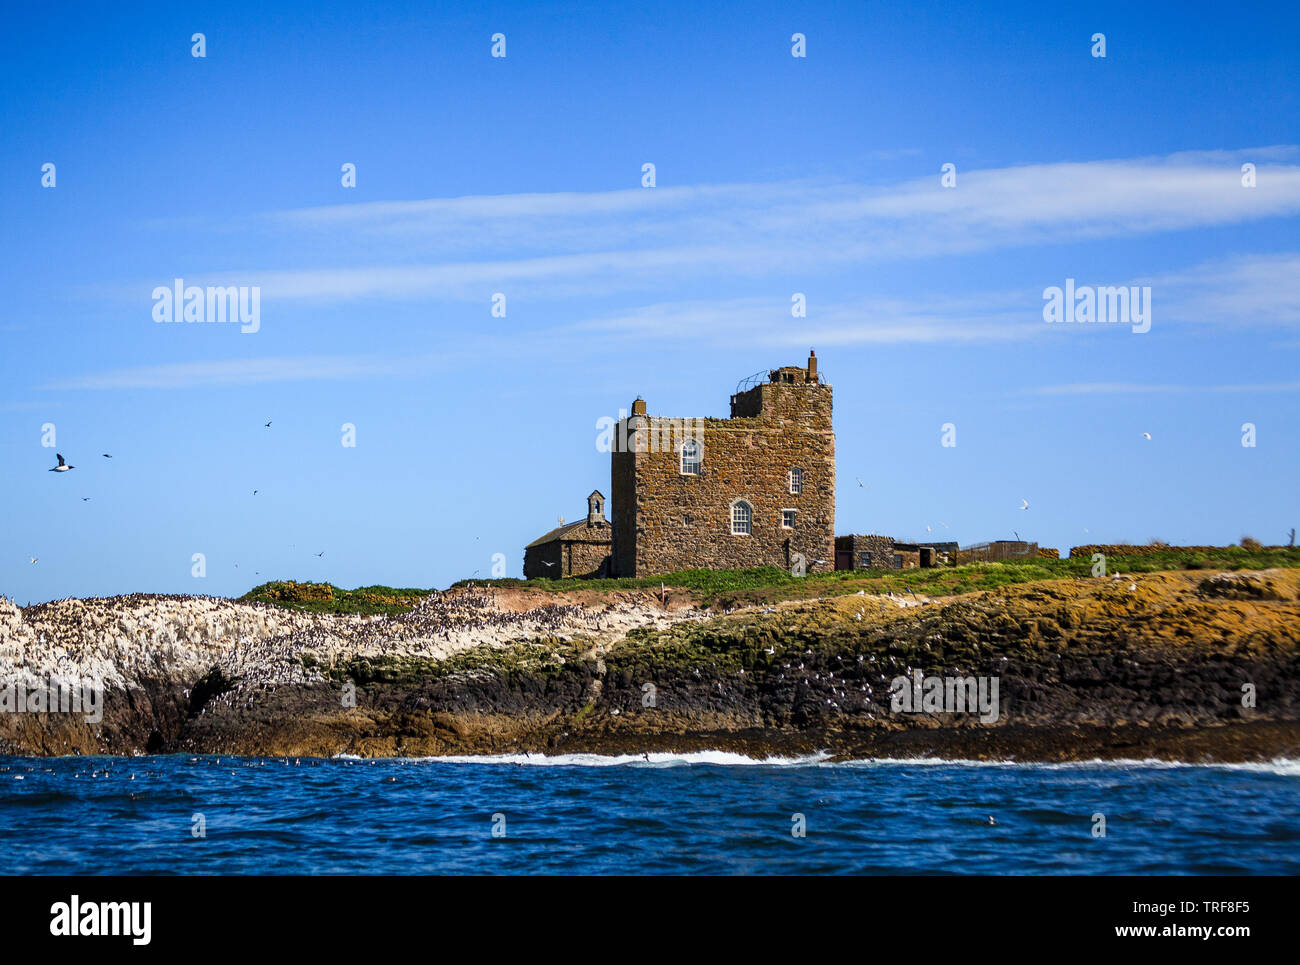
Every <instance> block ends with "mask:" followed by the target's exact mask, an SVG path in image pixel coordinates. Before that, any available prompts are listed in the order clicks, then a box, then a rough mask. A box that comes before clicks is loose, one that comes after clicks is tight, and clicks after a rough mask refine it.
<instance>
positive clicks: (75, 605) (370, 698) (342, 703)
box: [0, 569, 1300, 761]
mask: <svg viewBox="0 0 1300 965" xmlns="http://www.w3.org/2000/svg"><path fill="white" fill-rule="evenodd" d="M1298 653H1300V570H1295V569H1276V570H1266V571H1262V572H1245V573H1242V572H1238V573H1214V572H1168V573H1153V574H1143V575H1140V576H1126V577H1123V578H1121V579H1092V578H1085V579H1063V580H1051V581H1043V582H1038V583H1027V584H1022V585H1018V586H1012V587H1008V588H1005V589H1001V590H995V591H986V592H980V593H971V594H967V595H963V596H958V597H950V598H945V599H935V600H929V599H924V598H921V599H912V598H910V597H909V598H907V599H895V598H891V597H883V596H871V595H866V594H861V595H854V596H840V597H835V598H828V599H820V600H801V601H797V602H791V603H783V604H777V605H774V606H761V607H749V608H738V609H735V610H733V611H731V612H726V613H710V612H706V611H703V610H700V609H698V608H696V607H695V606H694V605H693V603H692V602H691V601H690V600H689V599H686V598H681V599H676V600H670V601H669V603H668V604H667V605H666V606H665V605H664V604H663V603H662V602H661V601H660V600H659V599H657V598H655V597H654V596H652V595H650V594H644V593H635V592H620V593H606V594H599V593H586V594H569V595H558V594H553V593H537V592H534V591H530V590H527V589H523V590H503V589H498V590H482V589H473V588H471V589H462V590H455V591H448V592H446V593H443V594H438V595H434V596H431V597H429V598H427V599H425V600H424V601H423V602H422V603H420V604H419V605H418V606H417V607H416V608H415V609H414V610H412V611H411V612H410V613H406V614H402V615H400V616H394V617H342V616H331V615H322V614H312V613H303V612H295V611H291V610H285V609H280V608H278V607H273V606H267V605H261V604H257V605H253V604H245V603H237V602H233V601H229V600H221V599H212V598H197V597H159V596H131V597H117V598H112V599H102V600H64V601H59V602H55V603H49V604H43V605H40V606H32V607H29V608H26V609H22V608H18V607H16V606H13V605H12V604H10V603H8V602H7V601H0V687H5V686H10V687H12V686H13V684H14V683H15V682H22V683H24V685H25V686H28V687H35V686H37V685H38V684H39V683H40V682H41V681H48V680H50V679H52V678H54V677H57V676H62V677H63V678H79V679H80V678H86V679H95V680H98V681H101V682H102V686H103V688H104V690H103V719H102V721H99V722H97V723H95V722H88V721H87V720H85V715H83V714H75V713H62V712H48V711H47V712H8V713H3V712H0V753H23V754H46V755H48V754H70V753H83V754H85V753H114V754H132V753H144V752H178V753H222V754H231V753H235V754H260V755H275V756H284V755H297V756H302V755H334V754H339V753H349V754H360V755H408V756H423V755H440V754H470V753H473V754H485V753H486V754H490V753H505V752H521V751H529V752H542V753H559V752H575V751H590V752H598V753H615V752H618V753H627V752H642V751H650V750H676V751H687V750H700V749H710V748H716V749H726V750H736V751H741V752H744V753H748V754H751V755H755V756H764V755H769V754H781V755H786V754H794V753H813V752H817V751H826V752H829V753H831V754H834V755H841V756H850V757H863V756H885V757H908V756H942V757H954V758H1017V759H1024V760H1070V759H1086V758H1093V757H1111V758H1116V757H1122V758H1143V757H1151V756H1154V757H1162V758H1169V759H1182V760H1221V761H1239V760H1255V759H1269V758H1274V757H1279V756H1283V757H1295V756H1300V662H1298V656H1297V655H1298ZM918 671H919V674H918V673H917V672H918ZM900 677H903V678H905V679H906V680H907V681H908V682H909V683H910V682H911V681H913V680H916V681H917V691H918V696H919V690H920V680H921V679H927V678H937V679H938V680H939V681H940V682H941V683H942V682H943V681H950V680H957V681H963V680H969V681H971V682H972V684H973V683H974V682H975V681H980V682H981V683H990V682H996V688H997V689H996V693H997V705H996V720H989V719H988V718H989V717H990V715H989V714H984V715H983V716H984V718H985V719H984V720H981V715H980V714H978V713H971V712H969V708H967V709H966V710H965V711H963V710H962V709H960V708H959V709H958V710H956V711H954V710H953V708H952V707H951V706H948V705H945V704H943V702H942V700H939V699H936V701H935V703H934V704H933V705H930V704H929V703H928V701H927V702H921V701H918V706H917V708H916V712H907V711H905V710H901V709H899V708H898V707H897V704H896V701H895V700H894V699H893V696H894V693H892V692H891V687H892V688H893V691H895V692H897V691H899V689H900V688H899V686H898V685H897V684H896V683H895V681H896V680H897V679H898V678H900ZM958 689H960V684H959V686H958ZM974 692H975V691H974V690H972V691H971V694H972V695H973V694H974Z"/></svg>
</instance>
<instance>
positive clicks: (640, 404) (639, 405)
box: [632, 395, 645, 415]
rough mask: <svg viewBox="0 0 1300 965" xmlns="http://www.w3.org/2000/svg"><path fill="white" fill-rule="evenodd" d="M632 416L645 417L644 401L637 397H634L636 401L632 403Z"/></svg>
mask: <svg viewBox="0 0 1300 965" xmlns="http://www.w3.org/2000/svg"><path fill="white" fill-rule="evenodd" d="M632 414H633V415H645V399H643V398H641V396H639V395H638V396H637V397H636V401H634V402H633V403H632Z"/></svg>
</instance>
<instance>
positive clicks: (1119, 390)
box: [1025, 382, 1300, 395]
mask: <svg viewBox="0 0 1300 965" xmlns="http://www.w3.org/2000/svg"><path fill="white" fill-rule="evenodd" d="M1185 392H1193V393H1195V392H1223V393H1233V394H1235V393H1242V392H1258V393H1270V392H1300V382H1261V383H1257V384H1242V385H1150V384H1145V383H1141V382H1075V383H1071V384H1068V385H1041V386H1037V387H1035V388H1032V389H1026V390H1025V393H1026V394H1028V395H1136V394H1144V395H1150V394H1171V393H1185Z"/></svg>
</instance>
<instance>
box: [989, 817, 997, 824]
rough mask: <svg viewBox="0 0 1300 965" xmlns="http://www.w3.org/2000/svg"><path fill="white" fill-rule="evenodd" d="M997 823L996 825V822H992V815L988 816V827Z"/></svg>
mask: <svg viewBox="0 0 1300 965" xmlns="http://www.w3.org/2000/svg"><path fill="white" fill-rule="evenodd" d="M997 823H998V822H996V821H994V820H993V815H991V814H990V815H989V825H990V826H991V825H994V824H997Z"/></svg>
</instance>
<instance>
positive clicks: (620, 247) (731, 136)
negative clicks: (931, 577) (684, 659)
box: [0, 2, 1300, 602]
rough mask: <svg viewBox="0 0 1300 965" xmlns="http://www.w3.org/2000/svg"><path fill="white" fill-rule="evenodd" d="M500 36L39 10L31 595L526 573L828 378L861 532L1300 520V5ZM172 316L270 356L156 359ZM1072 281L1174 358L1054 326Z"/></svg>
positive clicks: (1198, 532)
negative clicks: (235, 318) (691, 419)
mask: <svg viewBox="0 0 1300 965" xmlns="http://www.w3.org/2000/svg"><path fill="white" fill-rule="evenodd" d="M469 6H471V5H431V4H361V5H358V4H347V5H337V6H333V7H330V6H321V7H319V8H318V7H317V5H302V6H297V5H279V4H268V3H259V4H256V5H251V4H250V5H245V4H221V5H216V4H213V5H206V6H192V5H188V4H168V5H163V4H158V5H152V6H142V7H137V8H136V9H133V10H122V9H118V8H113V9H111V10H110V9H108V8H97V7H89V6H88V7H85V8H75V7H74V8H68V7H58V8H55V9H53V10H51V9H49V8H45V7H38V8H22V9H16V10H14V11H13V12H11V13H10V14H9V15H8V24H7V29H6V31H5V32H4V33H3V35H2V36H0V81H2V83H0V91H2V92H3V93H0V130H3V131H4V137H3V138H0V172H3V176H2V177H0V211H2V212H3V222H4V229H3V231H2V232H0V280H3V283H4V287H5V292H6V295H7V297H6V298H5V299H4V302H3V307H0V485H2V486H3V493H4V497H5V498H4V499H3V501H0V593H4V594H6V595H8V596H10V597H12V598H14V599H17V600H18V601H19V602H26V601H28V600H32V601H36V600H44V599H52V598H57V597H63V596H70V595H90V594H110V593H120V592H131V591H150V592H183V593H193V592H198V593H214V594H238V593H241V592H243V591H244V590H246V589H247V588H248V587H249V586H251V585H254V584H255V583H258V582H261V581H263V580H265V579H269V578H296V579H325V580H330V581H332V582H335V583H338V584H340V585H345V586H356V585H365V584H370V583H388V584H395V585H415V586H445V585H447V584H448V583H449V582H451V581H453V580H455V579H458V578H462V577H466V576H469V575H471V574H473V573H474V572H476V571H477V572H478V574H479V575H480V576H482V575H487V574H488V573H489V572H490V571H491V567H492V557H493V554H495V553H502V554H504V555H505V557H506V559H507V564H508V572H509V573H510V575H519V573H520V569H521V565H522V555H523V550H522V548H523V546H524V544H525V543H527V542H528V541H529V540H531V539H532V538H534V537H536V536H537V535H540V534H541V533H542V532H545V531H546V530H548V529H550V528H551V527H553V526H554V525H555V524H556V520H557V518H558V517H561V516H563V517H564V518H566V519H575V518H578V517H579V516H580V515H581V514H582V513H583V512H584V509H585V503H584V498H585V496H586V494H587V493H588V492H590V491H591V490H592V489H593V488H599V489H601V490H602V491H605V492H606V493H608V488H609V464H608V460H609V457H608V455H607V454H605V453H601V452H599V451H598V449H597V446H596V438H597V436H598V434H599V432H598V430H597V428H596V421H597V420H598V419H600V418H601V417H604V416H617V415H618V414H619V409H620V408H627V407H628V405H629V403H630V402H631V400H632V399H633V398H634V397H635V396H637V395H638V394H640V395H643V396H644V397H645V398H646V399H647V401H648V403H649V408H650V411H651V412H652V413H657V414H661V415H667V416H696V415H715V416H721V415H725V414H726V412H727V401H728V397H729V395H730V393H731V392H732V391H733V389H734V387H735V385H736V383H737V381H739V380H740V379H741V378H743V377H745V376H747V375H750V374H751V373H753V372H757V371H760V370H765V369H767V368H770V367H774V366H777V365H781V364H794V363H800V362H802V361H803V359H804V358H806V356H807V351H808V348H809V347H811V346H815V347H816V349H817V354H818V356H819V358H820V359H821V365H822V369H823V371H824V372H825V374H826V375H827V376H828V378H829V380H830V381H831V382H832V384H833V385H834V387H835V393H836V394H835V406H836V410H835V418H836V430H837V448H838V462H839V482H840V486H839V495H838V504H837V527H836V528H837V530H838V531H839V532H841V533H849V532H859V533H863V532H882V533H889V534H893V535H896V536H900V537H911V538H923V537H925V536H927V535H930V536H932V538H935V539H958V540H960V541H961V542H963V543H971V542H977V541H980V540H985V539H997V538H1010V537H1011V535H1012V533H1013V532H1018V533H1019V534H1020V535H1021V536H1023V537H1026V538H1032V539H1037V540H1039V541H1040V542H1041V543H1044V544H1046V545H1052V546H1060V547H1061V548H1062V549H1063V550H1064V549H1067V548H1068V547H1069V546H1071V545H1075V544H1079V543H1086V542H1102V541H1120V540H1129V541H1142V542H1144V541H1146V540H1149V539H1153V538H1159V539H1164V540H1166V541H1170V542H1179V543H1224V542H1235V541H1236V540H1238V539H1239V538H1241V537H1242V536H1243V535H1251V536H1254V537H1256V538H1258V539H1261V540H1263V541H1265V542H1285V540H1286V533H1287V530H1288V529H1289V528H1290V527H1291V526H1294V525H1298V524H1300V519H1298V517H1300V512H1297V505H1296V503H1297V499H1296V494H1297V492H1298V491H1300V488H1298V487H1297V486H1296V483H1295V480H1296V478H1297V475H1298V474H1300V473H1298V470H1300V455H1297V454H1298V453H1300V445H1298V444H1297V443H1300V431H1298V430H1297V425H1296V412H1297V400H1300V373H1298V372H1297V365H1296V363H1297V360H1298V359H1300V233H1298V232H1297V228H1298V227H1300V148H1298V147H1297V145H1300V130H1298V127H1297V121H1298V120H1300V116H1298V115H1300V96H1298V95H1300V69H1297V56H1298V52H1300V12H1297V8H1296V7H1295V6H1294V5H1293V4H1277V5H1267V4H1266V5H1257V6H1252V7H1251V8H1250V9H1249V11H1240V10H1236V9H1233V8H1226V7H1223V6H1222V5H1212V4H1183V3H1180V4H1168V5H1143V7H1144V8H1143V9H1134V6H1135V5H1132V4H1120V3H1115V4H1078V5H1072V6H1071V8H1070V9H1069V10H1068V11H1058V10H1051V9H1044V8H1043V7H1044V5H1040V4H1031V3H1025V4H1001V5H998V6H999V7H1000V9H999V10H998V11H997V12H989V11H987V10H982V9H980V5H976V4H961V3H942V4H939V3H935V4H918V5H909V6H907V7H906V8H891V7H886V6H885V5H877V4H864V3H843V4H832V3H826V4H797V3H781V4H777V3H766V4H761V3H755V4H740V3H730V4H709V5H707V7H708V9H707V10H702V9H699V8H700V7H701V6H705V5H699V4H690V3H672V2H668V3H659V4H654V5H651V6H646V5H635V4H546V5H533V4H475V5H472V6H473V9H464V8H466V7H469ZM195 32H202V33H203V34H204V35H205V39H206V57H204V58H196V57H193V56H192V54H191V47H192V44H191V39H190V38H191V35H192V34H194V33H195ZM796 32H799V33H803V34H804V35H805V36H806V38H807V40H806V48H807V56H806V57H805V58H795V57H792V56H791V36H792V35H793V34H794V33H796ZM1097 32H1101V33H1104V34H1105V36H1106V57H1105V58H1097V57H1093V56H1092V54H1091V48H1092V46H1093V45H1092V40H1091V37H1092V35H1093V34H1094V33H1097ZM495 33H502V34H504V35H505V37H506V57H505V58H493V57H492V56H491V47H492V40H491V38H492V35H493V34H495ZM47 162H48V163H53V164H55V166H56V167H55V172H56V183H55V186H54V187H52V188H47V187H43V186H42V183H41V181H42V165H44V164H46V163H47ZM647 162H649V163H653V164H654V165H655V173H656V185H655V187H653V188H645V187H642V185H641V182H642V165H643V164H645V163H647ZM344 163H352V164H355V165H356V172H357V173H356V186H355V187H354V188H345V187H343V186H342V185H341V183H340V179H341V173H340V169H341V165H343V164H344ZM1245 163H1250V164H1254V165H1255V166H1256V176H1257V182H1256V186H1255V187H1253V188H1247V187H1244V186H1243V185H1242V174H1241V167H1242V165H1243V164H1245ZM944 164H953V165H955V167H956V171H957V183H956V186H955V187H953V188H945V187H943V186H942V185H941V183H940V171H941V168H942V166H943V165H944ZM175 278H184V279H185V282H186V283H187V284H192V285H199V286H209V285H223V286H225V285H236V286H258V287H259V288H260V291H261V302H260V327H259V330H258V331H257V332H255V333H244V332H241V330H240V328H239V327H238V326H236V325H228V324H185V323H175V324H161V323H156V322H155V321H154V320H153V317H152V311H153V307H154V302H153V300H152V297H151V293H152V292H153V290H154V289H155V287H158V286H170V285H171V284H172V281H173V279H175ZM1067 278H1073V279H1076V281H1077V283H1078V284H1079V285H1090V286H1101V285H1108V286H1109V285H1115V286H1117V285H1136V286H1138V287H1142V286H1150V288H1151V304H1152V313H1151V315H1152V318H1151V322H1152V323H1151V328H1150V331H1148V332H1146V333H1145V334H1136V333H1135V332H1134V331H1132V329H1131V328H1130V327H1127V326H1124V325H1099V324H1093V325H1085V324H1079V325H1051V324H1047V323H1045V322H1044V321H1043V318H1042V307H1043V291H1044V289H1045V288H1047V287H1049V286H1061V285H1063V284H1064V283H1065V279H1067ZM497 292H500V293H503V294H505V296H506V306H507V307H506V317H504V318H499V317H493V316H492V314H491V301H492V296H493V294H494V293H497ZM795 292H801V293H803V294H804V295H805V296H806V298H807V303H808V313H807V317H805V318H795V317H792V315H791V311H790V305H791V297H792V294H793V293H795ZM268 420H270V421H271V422H272V426H271V428H270V429H269V430H268V429H266V428H264V425H263V424H264V423H265V422H267V421H268ZM1247 422H1249V423H1252V424H1254V425H1255V427H1256V433H1257V444H1256V445H1255V446H1254V447H1245V446H1243V445H1242V444H1241V442H1242V429H1241V427H1242V425H1243V423H1247ZM47 423H48V424H52V425H53V426H54V427H55V433H56V442H57V446H56V448H57V451H59V452H61V453H63V454H64V456H65V457H66V458H67V459H68V461H69V462H71V463H73V464H74V465H76V466H77V469H76V470H74V471H72V472H68V473H64V474H55V473H49V472H47V471H46V470H47V469H48V468H49V467H50V466H53V465H54V452H55V449H54V448H45V447H43V446H42V439H43V437H45V436H46V435H48V432H47V431H46V430H44V429H43V426H45V425H46V424H47ZM344 423H350V424H352V425H354V426H355V427H356V446H355V447H351V448H349V447H344V446H343V445H342V444H341V439H342V431H341V426H342V425H343V424H344ZM944 423H953V424H954V425H955V426H956V438H957V445H956V446H955V447H947V448H946V447H943V446H941V445H940V440H941V426H942V425H943V424H944ZM1143 433H1150V434H1151V438H1150V439H1149V440H1148V439H1146V438H1145V437H1144V436H1143ZM101 453H111V454H112V456H113V458H112V459H111V460H110V459H105V458H103V456H102V455H101ZM858 478H861V480H862V482H863V484H864V485H863V486H859V485H858V484H857V480H858ZM254 490H257V495H256V496H255V495H253V491H254ZM86 497H89V501H83V500H84V499H85V498H86ZM1022 498H1023V499H1027V500H1029V502H1030V509H1029V510H1027V511H1022V510H1020V509H1019V507H1020V504H1021V499H1022ZM927 527H929V529H928V530H927ZM195 553H202V554H204V556H205V558H206V570H207V575H206V577H205V578H203V579H195V578H194V577H193V576H192V575H191V571H192V562H191V560H192V557H193V554H195ZM317 553H323V554H324V555H323V556H319V557H318V556H316V555H315V554H317ZM32 556H35V557H37V558H38V560H39V562H38V563H37V564H34V565H33V564H31V563H30V562H29V558H30V557H32Z"/></svg>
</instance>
